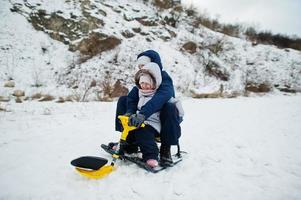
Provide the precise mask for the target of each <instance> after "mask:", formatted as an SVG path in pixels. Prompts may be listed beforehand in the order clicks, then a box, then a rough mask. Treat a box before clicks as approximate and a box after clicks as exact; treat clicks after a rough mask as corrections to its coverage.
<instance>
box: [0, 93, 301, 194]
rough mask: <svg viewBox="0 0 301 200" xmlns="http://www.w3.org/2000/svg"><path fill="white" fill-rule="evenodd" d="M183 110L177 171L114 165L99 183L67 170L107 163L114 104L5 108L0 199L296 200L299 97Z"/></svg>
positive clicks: (300, 160) (201, 103)
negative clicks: (75, 162)
mask: <svg viewBox="0 0 301 200" xmlns="http://www.w3.org/2000/svg"><path fill="white" fill-rule="evenodd" d="M183 103H184V109H185V111H186V116H185V120H184V122H183V123H182V137H181V140H180V141H181V147H182V150H184V151H187V152H188V154H187V155H185V157H184V160H183V162H181V163H179V164H178V165H176V166H175V167H173V168H170V169H167V170H165V171H162V172H160V173H158V174H152V173H148V172H146V171H145V170H143V169H141V168H139V167H137V166H136V165H135V164H129V163H124V162H122V161H118V162H117V164H116V165H117V170H116V171H114V172H112V173H111V174H110V175H109V176H107V177H105V178H103V179H100V180H90V179H87V178H85V177H83V176H81V175H80V174H78V173H77V172H76V171H75V170H74V168H73V167H72V166H71V165H70V161H71V160H72V159H75V158H77V157H80V156H85V155H91V156H100V157H104V158H107V159H108V160H109V161H110V159H111V157H110V155H108V154H107V153H105V152H104V151H102V149H101V148H100V144H102V143H108V142H110V141H117V140H118V138H119V134H118V133H117V132H115V131H114V112H115V108H116V102H110V103H105V102H89V103H65V104H57V103H54V102H45V103H40V102H35V101H31V102H25V103H22V104H16V103H13V102H10V103H6V104H2V106H4V107H5V108H6V109H7V110H8V111H9V112H0V130H1V132H0V158H1V159H0V188H1V191H0V199H9V200H11V199H23V200H26V199H112V200H113V199H118V200H119V199H123V200H127V199H128V200H132V199H144V200H151V199H158V200H159V199H170V200H175V199H187V200H190V199H223V200H236V199H237V200H240V199H245V200H254V199H260V200H271V199H273V200H282V199H285V200H297V199H301V157H300V155H301V135H300V130H301V123H300V122H301V96H300V95H294V96H265V97H249V98H246V97H241V98H235V99H204V100H200V99H198V100H197V99H191V98H187V99H185V100H184V101H183ZM173 151H175V149H173Z"/></svg>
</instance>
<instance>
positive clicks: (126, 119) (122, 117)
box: [118, 115, 145, 141]
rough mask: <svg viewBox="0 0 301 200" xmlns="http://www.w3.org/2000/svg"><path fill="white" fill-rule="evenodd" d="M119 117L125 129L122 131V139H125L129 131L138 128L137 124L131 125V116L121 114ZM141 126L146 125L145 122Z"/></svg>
mask: <svg viewBox="0 0 301 200" xmlns="http://www.w3.org/2000/svg"><path fill="white" fill-rule="evenodd" d="M118 119H120V121H121V124H122V127H123V131H122V133H121V137H120V140H122V141H125V140H126V138H127V136H128V134H129V132H130V131H132V130H135V129H137V127H136V126H129V117H128V116H126V115H119V116H118ZM141 127H145V124H144V123H143V124H142V125H141Z"/></svg>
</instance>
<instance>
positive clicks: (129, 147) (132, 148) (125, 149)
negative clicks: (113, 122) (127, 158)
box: [108, 142, 138, 155]
mask: <svg viewBox="0 0 301 200" xmlns="http://www.w3.org/2000/svg"><path fill="white" fill-rule="evenodd" d="M117 145H118V142H110V143H109V144H108V147H109V148H110V149H112V150H113V151H116V150H117ZM121 146H122V147H121V151H120V152H119V153H120V154H121V155H123V154H124V153H127V154H133V153H137V152H138V146H137V145H134V144H128V143H126V142H125V143H123V144H121Z"/></svg>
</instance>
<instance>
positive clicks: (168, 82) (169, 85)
mask: <svg viewBox="0 0 301 200" xmlns="http://www.w3.org/2000/svg"><path fill="white" fill-rule="evenodd" d="M174 96H175V91H174V87H173V82H172V79H171V78H170V76H169V75H168V74H167V73H166V72H165V71H163V72H162V83H161V85H160V87H159V88H158V89H157V91H156V93H155V95H154V96H153V97H152V99H151V100H149V101H148V102H147V103H146V104H145V105H144V106H142V108H141V110H140V112H139V113H141V114H143V115H144V116H145V118H146V119H147V118H148V117H150V116H151V115H152V114H153V113H155V112H158V111H159V110H161V109H162V107H163V105H164V104H165V103H166V102H168V100H169V99H170V98H171V97H174Z"/></svg>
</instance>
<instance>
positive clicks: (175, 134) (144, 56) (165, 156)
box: [115, 50, 183, 165]
mask: <svg viewBox="0 0 301 200" xmlns="http://www.w3.org/2000/svg"><path fill="white" fill-rule="evenodd" d="M150 62H153V63H156V64H157V65H158V66H159V68H160V71H161V77H162V83H161V85H160V87H159V88H158V89H157V90H156V93H155V94H154V96H153V97H152V98H151V99H150V100H149V101H148V102H147V103H146V104H145V105H144V106H142V107H141V109H140V111H139V113H138V114H133V113H136V111H137V105H138V101H139V88H138V87H134V88H133V89H132V90H131V91H130V92H129V94H128V95H127V96H122V97H120V98H119V100H118V103H117V109H116V118H115V130H116V131H122V127H121V125H120V123H119V120H118V118H117V116H118V115H122V114H125V113H126V114H127V115H129V116H130V120H131V121H132V122H133V124H135V125H138V126H140V125H141V123H143V122H144V120H145V119H148V118H149V117H150V116H151V115H152V114H153V113H156V112H157V111H160V113H161V114H160V121H161V131H160V140H161V146H160V163H161V164H163V165H170V164H172V162H173V161H172V158H171V153H170V147H171V145H178V143H179V142H178V140H179V137H180V136H181V127H180V122H181V121H182V117H183V112H182V113H181V112H179V111H180V110H179V109H178V108H177V106H176V105H177V103H176V102H170V99H171V98H172V97H174V96H175V91H174V86H173V82H172V79H171V77H170V76H169V75H168V73H167V72H166V71H163V66H162V63H161V58H160V56H159V54H158V53H157V52H156V51H153V50H147V51H144V52H142V53H140V54H139V55H138V57H137V65H138V67H139V69H143V68H144V66H145V65H146V64H147V63H150Z"/></svg>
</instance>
